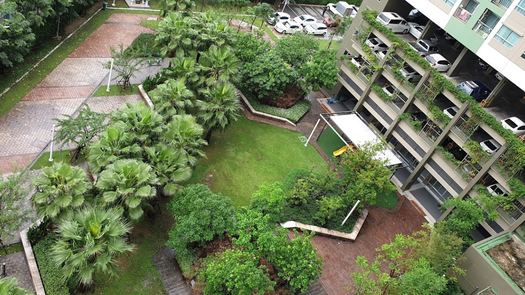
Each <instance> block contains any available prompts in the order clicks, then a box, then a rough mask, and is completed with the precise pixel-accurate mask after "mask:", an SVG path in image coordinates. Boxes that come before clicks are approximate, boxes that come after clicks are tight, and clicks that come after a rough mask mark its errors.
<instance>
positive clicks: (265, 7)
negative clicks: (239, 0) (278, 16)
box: [248, 3, 275, 28]
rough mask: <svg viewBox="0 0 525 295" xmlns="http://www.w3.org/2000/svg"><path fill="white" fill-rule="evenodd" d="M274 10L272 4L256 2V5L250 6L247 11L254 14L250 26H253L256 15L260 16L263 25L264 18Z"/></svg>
mask: <svg viewBox="0 0 525 295" xmlns="http://www.w3.org/2000/svg"><path fill="white" fill-rule="evenodd" d="M274 12H275V10H274V9H273V8H272V6H271V5H270V4H268V3H257V5H255V6H253V7H250V8H249V10H248V13H251V14H253V15H254V18H253V21H252V24H251V26H250V28H253V24H254V23H255V21H256V20H257V18H258V17H260V18H261V20H262V23H263V25H264V20H265V19H266V18H267V17H268V16H269V15H270V14H272V13H274Z"/></svg>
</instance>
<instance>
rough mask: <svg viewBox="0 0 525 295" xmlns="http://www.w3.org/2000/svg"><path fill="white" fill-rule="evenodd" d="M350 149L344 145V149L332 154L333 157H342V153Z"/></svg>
mask: <svg viewBox="0 0 525 295" xmlns="http://www.w3.org/2000/svg"><path fill="white" fill-rule="evenodd" d="M349 149H350V148H349V147H348V146H347V145H345V146H344V147H342V148H340V149H338V150H337V151H335V152H334V153H333V154H334V157H339V156H340V155H342V154H343V153H344V152H346V151H347V150H349Z"/></svg>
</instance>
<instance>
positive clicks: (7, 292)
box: [0, 277, 33, 295]
mask: <svg viewBox="0 0 525 295" xmlns="http://www.w3.org/2000/svg"><path fill="white" fill-rule="evenodd" d="M0 294H4V295H32V294H33V292H31V291H29V290H26V289H24V288H20V287H18V279H17V278H15V277H9V278H0Z"/></svg>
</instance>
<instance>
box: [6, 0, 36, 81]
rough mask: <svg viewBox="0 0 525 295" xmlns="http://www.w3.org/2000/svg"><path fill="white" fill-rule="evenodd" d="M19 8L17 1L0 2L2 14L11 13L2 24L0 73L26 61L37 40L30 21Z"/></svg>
mask: <svg viewBox="0 0 525 295" xmlns="http://www.w3.org/2000/svg"><path fill="white" fill-rule="evenodd" d="M17 10H18V7H17V4H16V3H15V2H4V3H0V15H7V14H9V15H10V18H9V19H4V20H3V22H2V24H1V25H0V73H4V74H5V71H6V70H7V69H8V68H12V67H13V66H14V65H15V64H17V63H21V62H23V61H24V56H25V55H26V54H28V53H29V51H30V50H31V47H32V46H33V42H34V41H35V34H34V33H33V32H32V30H31V27H30V22H29V21H28V20H27V19H26V17H24V15H23V14H22V13H20V12H18V11H17Z"/></svg>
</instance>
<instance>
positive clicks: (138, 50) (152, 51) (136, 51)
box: [124, 33, 160, 57]
mask: <svg viewBox="0 0 525 295" xmlns="http://www.w3.org/2000/svg"><path fill="white" fill-rule="evenodd" d="M124 53H126V54H131V55H134V56H141V57H151V56H160V51H159V50H158V49H157V48H155V34H150V33H141V34H140V35H138V36H137V38H135V40H133V42H132V43H131V45H130V46H129V47H128V48H127V49H126V50H125V51H124Z"/></svg>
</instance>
